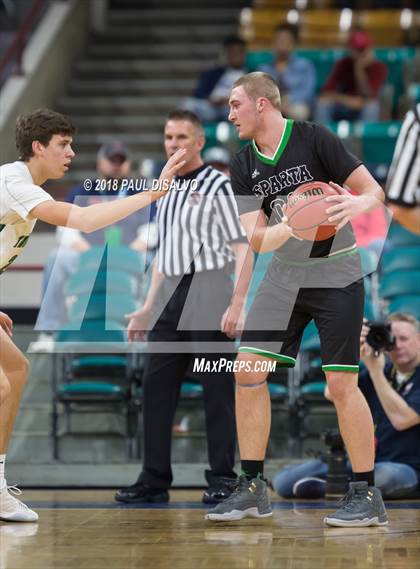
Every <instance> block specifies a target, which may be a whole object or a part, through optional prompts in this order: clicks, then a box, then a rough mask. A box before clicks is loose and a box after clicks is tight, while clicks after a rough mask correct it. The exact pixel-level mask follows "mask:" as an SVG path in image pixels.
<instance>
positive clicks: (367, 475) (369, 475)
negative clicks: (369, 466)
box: [353, 470, 375, 486]
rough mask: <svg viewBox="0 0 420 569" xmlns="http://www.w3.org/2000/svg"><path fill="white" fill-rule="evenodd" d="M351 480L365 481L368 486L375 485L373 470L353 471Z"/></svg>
mask: <svg viewBox="0 0 420 569" xmlns="http://www.w3.org/2000/svg"><path fill="white" fill-rule="evenodd" d="M353 482H367V483H368V486H375V471H374V470H370V471H369V472H353Z"/></svg>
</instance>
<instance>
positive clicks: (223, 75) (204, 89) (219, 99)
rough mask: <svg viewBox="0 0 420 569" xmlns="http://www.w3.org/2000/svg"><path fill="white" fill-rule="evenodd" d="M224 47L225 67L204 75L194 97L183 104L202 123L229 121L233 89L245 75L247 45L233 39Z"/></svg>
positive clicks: (230, 38)
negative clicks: (236, 82) (230, 96)
mask: <svg viewBox="0 0 420 569" xmlns="http://www.w3.org/2000/svg"><path fill="white" fill-rule="evenodd" d="M223 46H224V50H225V63H223V64H222V65H218V66H216V67H211V68H210V69H207V70H206V71H203V73H202V74H201V76H200V78H199V80H198V84H197V87H196V88H195V91H194V93H193V96H192V97H190V98H188V99H186V100H185V101H184V102H183V104H182V108H183V109H186V110H188V111H192V112H193V113H195V114H196V115H197V116H198V117H199V118H200V120H201V121H203V122H217V121H225V120H227V116H228V114H229V104H228V102H229V95H230V91H231V89H232V85H233V84H234V83H235V81H236V80H237V79H239V77H241V76H242V75H243V74H244V73H245V55H246V44H245V42H244V41H243V40H241V39H240V38H238V37H236V36H233V37H229V38H226V40H225V41H224V43H223Z"/></svg>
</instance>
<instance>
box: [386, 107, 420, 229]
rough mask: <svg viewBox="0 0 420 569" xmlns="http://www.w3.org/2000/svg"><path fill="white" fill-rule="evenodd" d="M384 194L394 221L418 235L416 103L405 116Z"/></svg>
mask: <svg viewBox="0 0 420 569" xmlns="http://www.w3.org/2000/svg"><path fill="white" fill-rule="evenodd" d="M385 194H386V201H387V205H388V206H389V208H390V210H391V211H392V213H393V214H394V216H395V219H396V221H398V223H400V224H401V225H403V226H404V227H405V228H406V229H408V230H409V231H412V232H413V233H417V235H420V203H419V202H420V103H417V105H416V106H415V107H414V108H413V109H411V110H410V111H408V113H407V114H406V115H405V118H404V122H403V124H402V127H401V130H400V134H399V135H398V139H397V143H396V145H395V150H394V156H393V158H392V163H391V167H390V169H389V172H388V179H387V183H386V187H385Z"/></svg>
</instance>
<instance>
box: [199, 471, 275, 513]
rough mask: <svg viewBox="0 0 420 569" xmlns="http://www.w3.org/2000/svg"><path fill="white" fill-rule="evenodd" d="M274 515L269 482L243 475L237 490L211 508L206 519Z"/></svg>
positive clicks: (240, 477)
mask: <svg viewBox="0 0 420 569" xmlns="http://www.w3.org/2000/svg"><path fill="white" fill-rule="evenodd" d="M272 515H273V511H272V509H271V504H270V498H269V497H268V491H267V484H266V483H265V482H264V480H262V479H261V478H253V479H252V480H247V479H246V476H244V475H241V476H239V478H238V483H237V486H236V488H235V490H234V491H233V492H232V494H231V495H230V496H229V498H226V500H223V502H220V504H217V506H216V507H215V508H212V509H211V510H209V511H208V512H207V514H206V516H205V519H206V520H211V521H214V522H222V521H234V520H242V519H243V518H246V517H250V518H267V517H269V516H272Z"/></svg>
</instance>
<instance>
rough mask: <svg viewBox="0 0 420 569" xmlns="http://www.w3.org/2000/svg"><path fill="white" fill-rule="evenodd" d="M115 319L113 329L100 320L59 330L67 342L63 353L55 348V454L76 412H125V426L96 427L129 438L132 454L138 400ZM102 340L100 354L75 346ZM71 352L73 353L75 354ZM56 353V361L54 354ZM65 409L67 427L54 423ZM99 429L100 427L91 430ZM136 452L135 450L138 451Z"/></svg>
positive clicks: (93, 344)
mask: <svg viewBox="0 0 420 569" xmlns="http://www.w3.org/2000/svg"><path fill="white" fill-rule="evenodd" d="M118 326H119V325H118V323H115V322H114V329H113V330H105V329H104V322H103V320H99V321H95V320H89V321H85V322H83V326H82V328H81V329H80V330H61V331H59V332H58V333H57V335H56V342H58V343H60V342H68V343H69V344H68V348H66V353H63V354H59V353H57V354H54V367H53V412H52V429H51V432H52V436H53V452H54V458H56V459H58V458H59V439H60V437H62V436H64V435H66V434H71V433H72V428H71V423H70V417H71V415H73V414H77V413H93V412H107V413H109V412H113V413H116V414H117V415H118V416H123V417H124V418H125V423H126V428H125V432H124V433H121V432H118V433H115V432H108V431H106V432H101V433H100V434H101V435H104V436H107V435H115V434H118V435H119V436H124V437H126V438H127V442H128V447H127V449H128V456H129V457H132V456H133V455H134V449H135V447H136V444H137V442H136V441H137V430H138V416H139V409H140V400H139V399H138V398H137V397H135V396H134V389H133V385H132V378H133V375H132V365H131V363H130V357H129V356H127V355H126V354H125V353H123V354H121V353H115V354H114V353H112V352H113V351H114V350H115V351H117V352H121V349H123V350H124V351H125V350H126V334H125V331H124V330H123V329H122V328H121V327H120V328H119V329H118ZM104 342H106V350H107V352H106V353H105V354H96V353H93V354H88V355H80V354H79V353H78V352H79V347H80V346H82V347H83V348H85V347H86V346H88V347H89V345H90V347H91V349H92V351H93V352H95V351H96V349H97V348H96V346H98V345H101V346H103V343H104ZM74 354H77V355H76V356H75V355H74ZM59 357H60V360H61V365H59V362H58V358H59ZM61 409H63V410H64V417H65V419H66V422H65V425H66V429H65V430H63V429H62V428H59V420H60V415H61V412H60V410H61ZM95 434H99V433H95ZM137 455H138V453H137Z"/></svg>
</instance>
